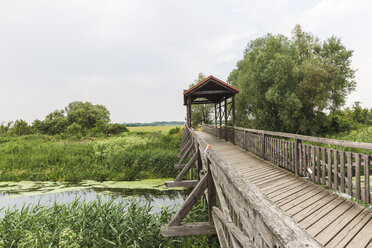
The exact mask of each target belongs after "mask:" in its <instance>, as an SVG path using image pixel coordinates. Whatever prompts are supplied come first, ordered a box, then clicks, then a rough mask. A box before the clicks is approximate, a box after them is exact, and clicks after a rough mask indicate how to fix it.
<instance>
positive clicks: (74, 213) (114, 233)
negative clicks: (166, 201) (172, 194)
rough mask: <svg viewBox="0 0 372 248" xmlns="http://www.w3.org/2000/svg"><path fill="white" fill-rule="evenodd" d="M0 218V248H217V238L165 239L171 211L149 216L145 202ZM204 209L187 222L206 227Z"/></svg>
mask: <svg viewBox="0 0 372 248" xmlns="http://www.w3.org/2000/svg"><path fill="white" fill-rule="evenodd" d="M3 211H4V212H3V217H2V218H0V248H4V247H10V248H13V247H14V248H15V247H27V248H39V247H40V248H41V247H60V248H79V247H105V248H106V247H107V248H110V247H219V245H218V239H217V237H216V236H215V235H209V236H190V237H173V238H169V237H163V236H162V235H161V234H160V226H161V224H164V223H167V222H168V221H169V220H170V218H171V216H172V214H173V213H174V211H175V209H174V208H169V207H163V208H162V210H161V211H160V212H159V213H153V209H152V207H151V206H150V204H149V202H147V203H140V202H138V201H136V200H133V201H132V202H130V203H128V202H127V203H124V202H123V201H117V200H115V199H114V198H112V199H111V200H108V201H102V200H101V199H98V200H96V201H92V202H82V201H79V200H78V199H76V200H74V201H73V202H72V203H70V204H56V203H55V204H54V205H53V206H49V207H47V206H41V205H28V206H24V207H23V208H22V209H20V210H16V209H7V210H3ZM207 219H208V215H207V208H206V206H205V204H204V205H203V204H199V205H197V206H196V207H194V209H193V210H192V211H191V213H190V214H189V216H188V217H187V219H186V221H207Z"/></svg>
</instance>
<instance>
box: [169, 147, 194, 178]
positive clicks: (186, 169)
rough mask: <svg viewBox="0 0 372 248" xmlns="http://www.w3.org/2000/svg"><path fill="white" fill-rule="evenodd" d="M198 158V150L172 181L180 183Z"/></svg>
mask: <svg viewBox="0 0 372 248" xmlns="http://www.w3.org/2000/svg"><path fill="white" fill-rule="evenodd" d="M198 156H200V154H199V150H198V151H197V152H195V154H194V156H192V158H191V159H190V161H189V162H188V163H187V164H186V166H184V167H183V169H182V171H181V172H180V174H178V176H177V177H176V179H174V181H177V182H180V181H181V180H182V179H183V178H184V177H185V176H186V174H187V172H189V170H190V168H191V167H192V166H193V165H195V162H196V160H197V159H198Z"/></svg>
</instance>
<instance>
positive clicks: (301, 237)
mask: <svg viewBox="0 0 372 248" xmlns="http://www.w3.org/2000/svg"><path fill="white" fill-rule="evenodd" d="M188 130H189V131H190V132H191V134H192V137H193V140H194V142H195V143H197V144H198V147H199V148H198V149H199V152H200V153H201V157H204V158H206V160H207V161H208V163H209V164H210V165H209V166H210V173H211V175H212V176H213V180H214V184H215V185H217V186H218V187H217V188H221V187H223V188H224V189H226V191H225V197H227V198H229V201H230V202H233V201H234V203H233V204H232V205H233V207H234V206H235V211H237V213H239V216H241V218H242V219H241V221H242V223H241V224H242V225H243V226H244V227H245V228H246V229H245V230H251V231H250V232H249V233H248V236H250V237H249V239H250V240H254V239H257V238H258V237H261V238H263V239H264V241H265V242H266V243H267V244H269V246H270V247H274V245H275V246H276V247H322V245H321V244H320V243H319V242H318V241H316V240H315V239H314V238H313V237H312V236H311V235H310V234H308V233H307V232H306V231H304V230H303V229H302V228H301V227H299V225H298V224H297V223H296V222H294V221H293V220H292V219H291V218H290V217H289V216H288V215H287V214H286V213H285V212H284V211H283V210H282V209H280V208H279V207H278V206H276V205H275V204H272V202H271V201H269V200H268V198H267V197H266V196H265V195H264V194H263V193H262V192H261V191H260V190H259V189H258V188H257V187H256V186H254V185H253V184H251V183H250V182H249V181H248V180H247V179H245V178H244V177H243V176H242V175H241V174H239V173H238V172H237V171H236V170H235V169H234V168H233V167H232V166H230V165H229V164H228V163H227V162H226V161H224V160H222V159H221V158H220V157H219V155H218V154H217V152H216V151H215V150H214V149H213V147H210V146H209V145H208V144H207V143H206V141H205V140H204V139H203V138H202V137H200V136H199V135H198V134H196V133H195V132H194V130H192V129H188ZM235 201H236V202H235ZM243 203H244V204H243ZM242 204H243V205H244V208H242V207H240V208H239V207H236V206H242ZM250 212H254V214H251V213H250ZM214 213H215V214H216V211H215V212H214ZM217 213H218V214H221V213H222V212H221V213H220V212H218V211H217ZM226 218H228V216H226ZM250 223H255V225H256V226H250V227H248V226H247V225H251V224H250ZM226 228H228V229H230V227H229V226H227V227H226ZM252 230H254V231H252ZM262 230H265V231H264V232H262ZM235 235H237V234H236V233H235ZM236 238H237V240H238V241H240V243H241V242H242V241H243V239H242V238H241V237H236Z"/></svg>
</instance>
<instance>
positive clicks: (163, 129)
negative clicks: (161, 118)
mask: <svg viewBox="0 0 372 248" xmlns="http://www.w3.org/2000/svg"><path fill="white" fill-rule="evenodd" d="M177 127H178V128H181V129H182V128H183V125H164V126H142V127H127V128H128V129H129V131H130V132H151V133H152V132H161V133H163V134H168V133H169V131H170V130H171V129H173V128H177Z"/></svg>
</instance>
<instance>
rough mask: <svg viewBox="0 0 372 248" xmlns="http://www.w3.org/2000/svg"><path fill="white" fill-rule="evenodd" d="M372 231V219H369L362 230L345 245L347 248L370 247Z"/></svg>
mask: <svg viewBox="0 0 372 248" xmlns="http://www.w3.org/2000/svg"><path fill="white" fill-rule="evenodd" d="M371 233H372V221H371V220H369V221H368V223H367V224H366V225H365V226H364V227H363V229H362V230H360V232H359V233H358V234H357V235H356V236H355V237H354V238H353V240H351V242H350V243H349V244H347V245H346V247H347V248H359V247H367V245H368V247H371V241H372V237H371Z"/></svg>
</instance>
